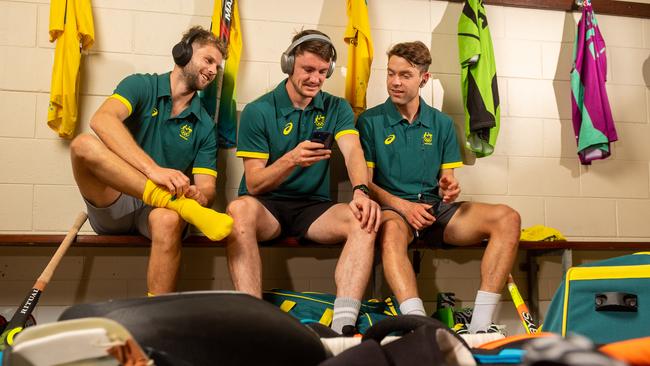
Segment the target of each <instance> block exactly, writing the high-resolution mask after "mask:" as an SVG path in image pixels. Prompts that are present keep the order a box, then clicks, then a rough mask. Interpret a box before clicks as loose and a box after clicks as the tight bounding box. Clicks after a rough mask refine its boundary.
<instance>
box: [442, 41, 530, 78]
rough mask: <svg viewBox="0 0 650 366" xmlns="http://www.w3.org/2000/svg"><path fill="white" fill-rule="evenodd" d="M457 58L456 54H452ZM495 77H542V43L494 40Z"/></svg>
mask: <svg viewBox="0 0 650 366" xmlns="http://www.w3.org/2000/svg"><path fill="white" fill-rule="evenodd" d="M454 56H455V57H456V58H458V56H457V54H454ZM494 58H495V60H496V62H497V64H496V66H497V75H499V76H501V77H521V78H532V79H539V78H540V77H541V76H542V43H541V42H537V41H530V40H525V41H521V40H510V39H495V40H494Z"/></svg>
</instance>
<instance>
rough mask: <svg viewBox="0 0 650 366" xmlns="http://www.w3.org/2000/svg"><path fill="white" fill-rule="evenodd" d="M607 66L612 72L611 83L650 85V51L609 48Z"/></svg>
mask: <svg viewBox="0 0 650 366" xmlns="http://www.w3.org/2000/svg"><path fill="white" fill-rule="evenodd" d="M607 56H608V57H609V58H608V59H607V61H608V62H607V64H608V66H609V68H611V70H612V74H611V78H610V79H609V81H610V82H611V83H616V84H628V85H644V86H645V85H649V84H650V79H649V78H650V76H649V74H650V63H648V62H647V60H648V57H649V56H650V50H649V49H641V48H618V47H609V48H608V53H607Z"/></svg>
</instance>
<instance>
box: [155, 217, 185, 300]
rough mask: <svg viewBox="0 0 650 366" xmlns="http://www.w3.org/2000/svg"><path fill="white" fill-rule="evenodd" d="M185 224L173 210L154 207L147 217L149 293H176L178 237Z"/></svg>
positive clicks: (179, 259) (178, 254)
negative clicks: (149, 246) (148, 230)
mask: <svg viewBox="0 0 650 366" xmlns="http://www.w3.org/2000/svg"><path fill="white" fill-rule="evenodd" d="M185 226H186V223H185V221H183V219H182V218H181V217H180V216H179V215H178V214H177V213H176V212H174V211H172V210H168V209H166V208H155V209H153V210H152V211H151V213H150V214H149V228H150V231H151V255H150V256H149V268H148V269H147V287H148V290H149V293H152V294H155V295H160V294H164V293H168V292H173V291H175V290H176V282H177V280H178V271H179V267H180V261H181V235H182V233H183V229H185Z"/></svg>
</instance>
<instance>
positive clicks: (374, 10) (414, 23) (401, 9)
mask: <svg viewBox="0 0 650 366" xmlns="http://www.w3.org/2000/svg"><path fill="white" fill-rule="evenodd" d="M368 11H369V12H370V14H371V16H372V19H378V20H379V19H381V27H382V28H383V29H391V30H402V31H414V32H423V33H427V32H429V31H430V30H431V29H430V22H431V19H430V17H431V12H430V9H429V2H427V1H416V0H400V1H390V0H388V1H386V0H383V1H376V2H374V3H372V4H371V6H370V8H369V9H368ZM396 14H409V21H408V22H404V18H403V17H401V16H395V15H396Z"/></svg>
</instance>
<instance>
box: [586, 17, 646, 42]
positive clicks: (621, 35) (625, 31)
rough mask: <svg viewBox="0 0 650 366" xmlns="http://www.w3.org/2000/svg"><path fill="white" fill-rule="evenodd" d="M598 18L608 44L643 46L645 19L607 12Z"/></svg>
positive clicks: (599, 26)
mask: <svg viewBox="0 0 650 366" xmlns="http://www.w3.org/2000/svg"><path fill="white" fill-rule="evenodd" d="M596 11H598V9H596ZM596 18H597V20H598V28H600V32H601V33H602V35H603V38H604V39H605V45H606V46H608V47H629V48H643V19H639V18H630V17H621V16H613V15H605V14H597V15H596Z"/></svg>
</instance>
